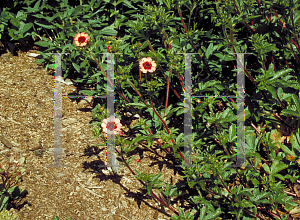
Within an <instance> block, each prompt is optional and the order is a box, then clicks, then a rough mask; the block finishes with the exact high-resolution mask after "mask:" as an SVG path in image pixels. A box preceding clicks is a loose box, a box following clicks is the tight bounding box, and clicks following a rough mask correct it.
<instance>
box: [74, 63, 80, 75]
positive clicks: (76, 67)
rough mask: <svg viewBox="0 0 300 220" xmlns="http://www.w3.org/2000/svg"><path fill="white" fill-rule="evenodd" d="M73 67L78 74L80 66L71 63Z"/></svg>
mask: <svg viewBox="0 0 300 220" xmlns="http://www.w3.org/2000/svg"><path fill="white" fill-rule="evenodd" d="M72 65H73V67H74V68H75V70H76V71H77V72H78V73H80V66H79V65H78V64H76V63H72Z"/></svg>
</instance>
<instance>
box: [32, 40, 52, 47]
mask: <svg viewBox="0 0 300 220" xmlns="http://www.w3.org/2000/svg"><path fill="white" fill-rule="evenodd" d="M34 44H35V45H39V46H41V47H49V46H50V45H53V44H52V42H47V41H38V42H35V43H34Z"/></svg>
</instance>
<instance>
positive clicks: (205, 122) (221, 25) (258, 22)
mask: <svg viewBox="0 0 300 220" xmlns="http://www.w3.org/2000/svg"><path fill="white" fill-rule="evenodd" d="M56 4H57V5H53V6H50V5H49V4H47V1H43V2H41V0H38V1H31V3H30V4H28V7H26V8H24V10H25V11H23V12H22V13H23V14H25V15H27V16H29V15H30V16H31V17H34V18H35V19H34V21H33V22H32V24H33V26H32V28H34V30H35V31H33V32H32V36H33V37H35V36H38V37H39V38H40V39H41V41H39V42H37V43H36V44H37V45H39V46H42V47H45V48H46V49H45V50H44V51H41V52H40V53H41V54H42V56H43V58H42V59H40V60H38V62H39V63H43V64H45V65H46V66H47V67H48V68H54V60H55V58H54V56H53V55H50V54H49V53H69V54H66V55H64V58H63V59H62V71H63V72H64V73H65V74H64V77H66V76H69V77H75V79H76V82H78V83H83V84H88V85H92V86H95V90H93V91H89V90H85V91H81V92H82V93H83V94H84V95H106V88H107V84H108V82H107V79H106V77H105V73H106V72H107V69H108V65H109V62H108V61H107V59H106V58H107V54H103V53H107V46H110V48H111V49H110V51H111V52H113V53H121V54H114V59H115V62H116V63H115V67H116V68H115V84H116V86H115V92H116V95H115V100H118V101H116V102H115V108H116V109H117V110H118V112H121V111H131V113H132V114H139V115H140V119H139V121H138V124H137V125H136V126H133V127H131V129H133V130H135V131H137V137H135V138H133V139H129V138H128V139H126V140H125V141H124V143H123V144H122V145H120V146H119V147H118V149H117V152H118V153H119V155H120V159H122V161H123V163H124V165H126V166H127V167H128V168H129V169H130V171H131V172H132V174H133V175H135V176H136V177H137V179H139V180H140V181H142V182H143V184H144V185H145V188H147V189H148V193H149V195H151V196H153V197H154V198H155V199H157V200H159V201H160V203H161V204H163V205H165V206H166V207H168V208H170V209H171V210H172V211H173V212H174V213H175V214H176V216H173V217H172V219H177V220H179V219H197V218H200V219H216V218H217V217H220V218H224V219H245V220H246V219H252V218H253V217H254V216H256V217H258V218H260V219H263V218H262V217H261V216H260V215H259V214H258V211H260V212H261V213H264V214H265V215H269V216H273V217H276V218H280V219H288V218H289V215H288V212H289V211H291V210H292V209H293V208H294V207H295V206H297V204H296V203H295V202H293V201H292V199H293V196H295V194H294V193H293V192H290V191H287V189H293V186H294V185H295V184H296V183H297V182H296V181H297V179H298V178H299V162H300V160H299V157H300V145H299V143H300V137H299V127H300V120H299V118H300V101H299V90H300V85H299V82H300V75H299V69H300V59H299V54H300V45H299V42H298V33H299V31H300V25H299V23H300V19H299V18H300V12H299V3H298V2H297V1H296V0H285V1H279V0H274V1H273V2H270V1H259V0H258V1H254V0H249V1H238V0H231V1H229V0H217V1H200V0H195V1H193V2H192V1H190V0H182V1H178V0H157V1H156V2H152V1H148V2H147V1H143V0H132V1H127V0H119V1H108V0H103V1H95V0H91V1H80V3H79V5H78V4H77V5H71V4H68V1H67V0H62V1H58V0H57V1H56ZM25 25H26V24H24V25H23V26H24V27H25ZM26 27H29V25H27V26H26ZM80 32H85V33H88V34H89V36H90V37H91V40H90V42H89V45H88V46H87V47H84V48H81V49H78V48H76V46H75V45H74V42H73V40H74V36H75V35H76V34H77V33H80ZM42 33H46V34H47V36H48V38H46V37H44V36H41V35H42ZM182 53H196V54H193V55H191V72H192V88H187V89H185V82H184V74H185V68H187V67H186V66H185V61H186V60H187V56H186V55H185V56H184V55H183V54H182ZM233 53H244V54H245V55H244V62H243V60H241V58H240V56H237V55H235V54H233ZM94 57H95V58H96V59H95V58H94ZM143 57H151V58H152V59H153V60H154V61H155V62H156V64H157V70H156V71H155V72H154V73H153V74H143V73H142V74H141V73H140V72H139V67H138V61H139V60H140V59H141V58H143ZM241 66H242V67H241ZM240 68H242V69H243V68H244V71H245V75H246V76H247V77H246V79H245V86H244V88H245V102H241V103H240V102H237V100H233V99H232V98H228V97H226V96H228V95H230V96H234V95H238V94H237V92H236V90H237V88H236V86H235V85H236V81H237V73H238V71H239V69H240ZM190 90H193V95H196V96H197V95H199V96H221V97H222V98H218V97H211V98H203V97H201V98H200V99H193V100H192V117H193V122H192V128H193V135H192V138H193V142H192V146H193V147H192V148H193V149H192V150H193V152H194V155H193V157H192V160H193V163H192V165H193V166H182V170H183V173H184V175H185V176H184V179H185V182H183V183H179V184H175V185H169V184H166V183H165V182H164V181H163V180H162V174H161V173H159V174H155V175H154V174H147V173H144V172H143V171H142V170H141V171H136V170H135V171H133V170H132V169H131V168H130V162H131V160H132V158H126V157H127V155H128V153H129V152H130V151H132V150H133V149H134V148H136V147H137V145H138V143H139V142H141V141H147V143H148V147H151V146H153V145H154V144H156V143H157V144H159V145H160V146H161V148H164V149H166V150H167V151H168V152H169V153H170V154H171V155H173V157H174V158H176V159H177V160H176V161H177V165H183V164H185V162H186V157H187V155H186V154H182V153H181V151H182V150H183V146H184V143H185V137H184V126H183V123H184V115H183V114H184V113H186V110H185V104H184V97H185V92H186V91H190ZM154 97H155V98H154ZM105 101H106V100H105ZM105 101H103V103H104V102H105ZM241 105H242V106H243V108H245V116H244V120H245V124H244V125H243V126H242V127H240V125H238V124H237V123H236V121H237V115H236V114H235V112H236V111H237V110H238V109H240V107H241ZM103 107H104V109H105V105H103ZM98 109H100V108H99V106H97V107H96V108H95V109H94V111H93V112H94V119H98V120H100V123H101V120H103V117H104V116H103V110H100V111H99V112H98ZM94 125H96V126H99V122H95V123H94ZM244 126H245V142H246V144H245V149H244V155H245V159H246V162H245V164H243V166H242V167H239V166H234V165H236V164H237V158H236V154H237V147H236V141H237V137H236V131H237V130H242V129H244ZM278 127H279V128H278ZM94 135H95V136H98V135H100V130H99V128H98V129H97V128H96V130H94ZM282 136H285V137H286V140H285V141H284V140H283V139H282V138H281V137H282ZM174 137H176V138H175V139H174ZM159 140H163V143H161V141H159ZM185 165H186V164H185ZM155 188H156V189H160V190H161V194H160V195H159V197H158V196H156V195H155V194H154V193H153V191H152V189H155ZM183 195H185V198H187V199H188V201H189V204H190V207H189V208H190V209H189V210H187V211H188V212H187V213H186V214H185V213H184V211H183V210H182V209H181V208H179V210H178V212H177V211H176V210H174V209H173V208H172V206H171V205H172V199H173V198H174V197H178V198H181V197H183Z"/></svg>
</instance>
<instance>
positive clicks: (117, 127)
mask: <svg viewBox="0 0 300 220" xmlns="http://www.w3.org/2000/svg"><path fill="white" fill-rule="evenodd" d="M101 127H102V129H103V131H104V132H105V133H107V129H108V130H109V131H110V132H111V131H114V134H115V135H116V134H118V133H119V134H120V135H122V134H123V132H122V131H121V127H122V124H121V123H120V119H118V118H114V122H107V119H103V122H102V124H101ZM110 132H108V133H110ZM121 132H122V134H121Z"/></svg>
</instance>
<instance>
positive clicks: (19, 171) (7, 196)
mask: <svg viewBox="0 0 300 220" xmlns="http://www.w3.org/2000/svg"><path fill="white" fill-rule="evenodd" d="M24 161H25V158H24V157H20V158H19V159H18V160H17V158H16V156H13V155H12V156H11V157H10V158H9V162H7V161H5V160H3V161H1V165H0V176H1V179H2V183H1V185H0V211H2V210H5V209H6V208H7V205H8V203H9V202H10V201H14V200H16V199H19V198H20V196H21V193H22V192H23V190H22V189H21V188H20V187H18V186H17V184H18V183H19V182H20V181H21V180H22V176H23V174H24V173H25V168H24V167H22V165H23V164H24ZM5 162H6V163H5Z"/></svg>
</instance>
